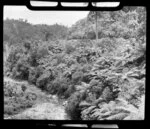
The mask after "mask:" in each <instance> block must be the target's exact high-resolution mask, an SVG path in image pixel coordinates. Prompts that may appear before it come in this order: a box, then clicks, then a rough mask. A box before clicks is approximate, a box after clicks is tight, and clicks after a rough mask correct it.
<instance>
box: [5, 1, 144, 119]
mask: <svg viewBox="0 0 150 129" xmlns="http://www.w3.org/2000/svg"><path fill="white" fill-rule="evenodd" d="M85 5H86V4H85ZM146 15H147V14H146V7H144V6H124V7H123V8H122V9H121V10H117V11H90V10H89V11H68V10H67V11H48V10H47V11H34V10H30V9H28V8H27V7H26V6H12V5H9V6H8V5H6V6H4V12H3V93H4V114H3V117H4V119H10V120H12V119H13V120H97V121H103V120H108V121H109V120H144V119H145V81H146V78H145V75H146V72H145V71H146V20H147V19H146Z"/></svg>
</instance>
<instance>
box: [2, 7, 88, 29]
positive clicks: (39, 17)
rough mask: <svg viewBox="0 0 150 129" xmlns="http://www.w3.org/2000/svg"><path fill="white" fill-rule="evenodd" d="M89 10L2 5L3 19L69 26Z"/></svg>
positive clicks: (83, 16)
mask: <svg viewBox="0 0 150 129" xmlns="http://www.w3.org/2000/svg"><path fill="white" fill-rule="evenodd" d="M88 12H89V11H32V10H29V9H28V8H27V7H26V6H4V15H3V16H4V17H3V18H4V19H6V18H9V19H19V18H22V19H26V20H27V21H28V22H29V23H32V24H48V25H52V24H56V23H57V24H61V25H65V26H68V27H71V26H72V25H73V24H75V22H77V21H78V20H80V19H83V18H85V17H86V16H87V14H88Z"/></svg>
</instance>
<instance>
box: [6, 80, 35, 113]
mask: <svg viewBox="0 0 150 129" xmlns="http://www.w3.org/2000/svg"><path fill="white" fill-rule="evenodd" d="M4 96H5V97H4V114H5V115H6V114H7V115H14V114H17V113H19V112H21V111H23V110H24V109H26V108H29V107H32V105H34V104H35V101H36V99H37V96H36V94H35V93H32V92H29V91H28V90H27V86H26V85H25V84H18V83H14V82H10V81H4Z"/></svg>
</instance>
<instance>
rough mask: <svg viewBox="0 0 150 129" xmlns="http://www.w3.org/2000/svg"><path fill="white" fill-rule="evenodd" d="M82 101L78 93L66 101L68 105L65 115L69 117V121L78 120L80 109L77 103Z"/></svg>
mask: <svg viewBox="0 0 150 129" xmlns="http://www.w3.org/2000/svg"><path fill="white" fill-rule="evenodd" d="M81 100H82V96H81V94H80V93H74V94H73V95H72V96H71V97H70V98H69V100H68V105H67V107H66V108H65V111H66V113H67V114H68V116H69V117H70V119H71V120H80V119H81V118H80V116H81V114H80V112H81V110H80V108H79V103H80V102H81Z"/></svg>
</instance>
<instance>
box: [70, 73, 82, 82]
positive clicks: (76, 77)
mask: <svg viewBox="0 0 150 129" xmlns="http://www.w3.org/2000/svg"><path fill="white" fill-rule="evenodd" d="M83 76H84V74H83V72H81V71H77V72H75V73H74V74H73V75H72V80H73V82H74V83H75V84H76V83H78V82H80V81H82V79H83Z"/></svg>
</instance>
